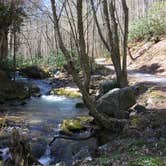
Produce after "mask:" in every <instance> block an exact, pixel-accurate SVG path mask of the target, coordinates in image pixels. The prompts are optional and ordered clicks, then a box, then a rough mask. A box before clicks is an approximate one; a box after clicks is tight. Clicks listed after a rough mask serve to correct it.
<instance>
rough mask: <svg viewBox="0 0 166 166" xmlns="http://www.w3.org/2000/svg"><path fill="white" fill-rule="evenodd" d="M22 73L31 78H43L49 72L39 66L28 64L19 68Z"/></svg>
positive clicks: (47, 75)
mask: <svg viewBox="0 0 166 166" xmlns="http://www.w3.org/2000/svg"><path fill="white" fill-rule="evenodd" d="M20 71H21V73H22V75H23V76H25V77H28V78H33V79H44V78H47V77H49V72H47V71H45V70H43V69H42V68H40V67H39V66H28V67H25V68H23V69H21V70H20Z"/></svg>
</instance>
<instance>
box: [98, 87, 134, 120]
mask: <svg viewBox="0 0 166 166" xmlns="http://www.w3.org/2000/svg"><path fill="white" fill-rule="evenodd" d="M135 103H136V99H135V96H134V93H133V91H132V90H131V88H129V87H126V88H122V89H119V88H116V89H113V90H110V91H109V92H107V93H106V94H105V95H103V96H102V97H100V98H99V99H98V100H97V110H98V111H99V112H100V113H102V114H106V115H108V116H110V117H114V118H117V119H125V117H126V111H128V109H129V108H130V107H132V106H133V105H134V104H135Z"/></svg>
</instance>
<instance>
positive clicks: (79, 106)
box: [75, 103, 85, 108]
mask: <svg viewBox="0 0 166 166" xmlns="http://www.w3.org/2000/svg"><path fill="white" fill-rule="evenodd" d="M75 107H76V108H85V104H84V103H76V106H75Z"/></svg>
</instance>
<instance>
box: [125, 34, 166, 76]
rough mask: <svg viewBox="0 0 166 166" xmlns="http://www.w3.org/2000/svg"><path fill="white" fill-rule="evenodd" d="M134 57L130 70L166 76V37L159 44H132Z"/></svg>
mask: <svg viewBox="0 0 166 166" xmlns="http://www.w3.org/2000/svg"><path fill="white" fill-rule="evenodd" d="M129 47H130V48H131V49H130V50H131V54H132V57H133V58H134V59H135V60H131V58H130V59H129V61H128V68H129V69H135V70H138V71H141V72H145V73H150V74H157V75H161V76H166V58H165V57H166V36H164V37H162V38H161V39H160V41H159V42H157V43H155V42H154V41H152V42H137V43H134V44H130V45H129Z"/></svg>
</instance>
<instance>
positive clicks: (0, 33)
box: [0, 29, 8, 63]
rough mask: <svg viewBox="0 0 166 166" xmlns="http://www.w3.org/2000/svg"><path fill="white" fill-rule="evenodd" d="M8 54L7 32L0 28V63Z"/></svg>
mask: <svg viewBox="0 0 166 166" xmlns="http://www.w3.org/2000/svg"><path fill="white" fill-rule="evenodd" d="M7 55H8V32H7V30H6V31H5V30H3V29H0V63H2V62H4V61H6V60H7Z"/></svg>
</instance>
